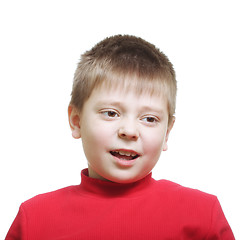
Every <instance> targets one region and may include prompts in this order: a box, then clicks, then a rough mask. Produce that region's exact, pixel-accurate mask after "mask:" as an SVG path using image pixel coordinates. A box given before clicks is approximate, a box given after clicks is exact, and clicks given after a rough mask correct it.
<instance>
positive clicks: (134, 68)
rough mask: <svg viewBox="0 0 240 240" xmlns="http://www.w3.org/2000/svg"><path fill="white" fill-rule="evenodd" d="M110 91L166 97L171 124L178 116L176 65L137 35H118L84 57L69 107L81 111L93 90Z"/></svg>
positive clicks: (78, 69) (94, 48) (102, 42)
mask: <svg viewBox="0 0 240 240" xmlns="http://www.w3.org/2000/svg"><path fill="white" fill-rule="evenodd" d="M102 84H104V85H105V86H106V87H108V88H113V89H115V88H116V87H120V88H122V90H125V91H129V89H131V91H132V90H133V91H136V93H137V94H139V95H141V94H142V93H143V92H149V93H150V94H157V95H164V96H165V97H166V98H167V102H168V111H169V123H171V121H172V118H173V116H174V113H175V107H176V91H177V84H176V78H175V71H174V69H173V65H172V64H171V62H170V61H169V60H168V58H167V57H166V55H165V54H164V53H162V52H160V51H159V50H158V49H157V48H156V47H155V46H154V45H152V44H150V43H148V42H146V41H145V40H143V39H141V38H137V37H135V36H128V35H125V36H122V35H116V36H113V37H109V38H106V39H104V40H103V41H101V42H100V43H98V44H96V46H94V47H93V48H92V49H91V50H90V51H87V52H86V53H85V54H83V55H82V58H81V60H80V62H79V64H78V66H77V69H76V72H75V75H74V82H73V89H72V98H71V102H70V104H71V105H73V106H75V107H76V108H77V109H78V110H79V111H81V109H82V107H83V105H84V102H85V101H86V100H87V99H88V98H89V96H90V95H91V93H92V91H93V89H95V88H97V87H99V86H101V85H102Z"/></svg>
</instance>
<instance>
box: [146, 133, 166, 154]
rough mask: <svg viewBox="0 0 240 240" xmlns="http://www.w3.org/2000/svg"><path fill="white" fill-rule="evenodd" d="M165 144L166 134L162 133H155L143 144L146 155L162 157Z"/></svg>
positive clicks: (148, 136) (149, 135)
mask: <svg viewBox="0 0 240 240" xmlns="http://www.w3.org/2000/svg"><path fill="white" fill-rule="evenodd" d="M164 142H165V134H164V133H163V132H162V131H155V132H152V133H150V134H148V135H147V136H145V140H144V142H143V147H144V151H145V153H147V154H149V155H151V156H154V157H156V156H160V153H161V151H162V149H163V145H164Z"/></svg>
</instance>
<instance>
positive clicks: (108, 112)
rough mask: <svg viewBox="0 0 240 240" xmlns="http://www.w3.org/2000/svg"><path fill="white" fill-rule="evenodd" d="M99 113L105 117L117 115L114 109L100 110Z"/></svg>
mask: <svg viewBox="0 0 240 240" xmlns="http://www.w3.org/2000/svg"><path fill="white" fill-rule="evenodd" d="M101 114H102V115H103V116H104V117H107V118H116V117H118V116H119V114H118V113H117V112H115V111H111V110H109V111H103V112H101Z"/></svg>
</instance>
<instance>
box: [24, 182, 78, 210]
mask: <svg viewBox="0 0 240 240" xmlns="http://www.w3.org/2000/svg"><path fill="white" fill-rule="evenodd" d="M78 187H79V186H78V185H76V186H75V185H73V186H68V187H64V188H61V189H58V190H54V191H51V192H47V193H42V194H38V195H36V196H34V197H32V198H30V199H28V200H26V201H25V202H23V203H22V204H21V206H22V208H24V209H32V208H38V207H41V206H44V207H45V208H46V207H52V206H58V205H61V204H63V203H64V202H66V201H67V200H68V199H70V198H72V197H73V196H74V195H75V193H76V192H77V189H78Z"/></svg>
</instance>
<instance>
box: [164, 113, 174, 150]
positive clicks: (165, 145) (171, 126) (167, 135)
mask: <svg viewBox="0 0 240 240" xmlns="http://www.w3.org/2000/svg"><path fill="white" fill-rule="evenodd" d="M174 123H175V117H173V118H172V120H171V122H170V123H169V124H168V129H167V132H166V136H165V140H164V144H163V151H167V150H168V145H167V142H168V138H169V134H170V132H171V130H172V128H173V125H174Z"/></svg>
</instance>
